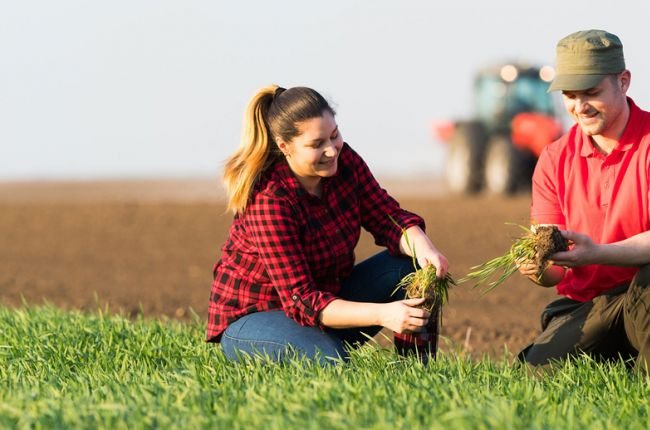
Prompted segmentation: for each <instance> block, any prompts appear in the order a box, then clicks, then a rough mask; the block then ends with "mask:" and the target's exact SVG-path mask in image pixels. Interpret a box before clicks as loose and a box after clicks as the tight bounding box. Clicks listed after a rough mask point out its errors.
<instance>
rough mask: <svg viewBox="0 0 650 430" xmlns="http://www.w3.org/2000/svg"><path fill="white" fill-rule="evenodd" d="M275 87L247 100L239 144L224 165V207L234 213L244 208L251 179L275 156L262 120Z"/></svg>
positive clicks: (264, 89) (265, 115)
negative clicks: (225, 205)
mask: <svg viewBox="0 0 650 430" xmlns="http://www.w3.org/2000/svg"><path fill="white" fill-rule="evenodd" d="M277 88H278V86H277V85H269V86H267V87H264V88H262V89H260V90H259V91H258V92H257V93H256V94H255V95H254V96H253V98H252V99H251V101H250V102H249V103H248V106H247V107H246V111H245V113H244V121H243V123H244V124H243V130H242V137H241V143H240V145H239V148H238V149H237V151H235V153H234V154H233V155H231V156H230V158H229V159H228V160H227V161H226V164H225V166H224V173H223V182H224V186H225V189H226V193H227V196H228V210H229V211H231V212H233V213H235V214H238V213H242V212H243V211H244V209H246V204H247V202H248V198H249V196H250V194H251V191H252V189H253V186H254V185H255V182H257V180H258V178H259V176H260V174H261V173H262V172H263V171H264V169H265V168H266V167H267V166H268V165H269V164H270V163H271V162H272V161H273V160H274V158H275V157H274V156H273V155H272V154H271V152H272V149H273V148H272V147H271V145H272V143H271V142H272V139H271V136H270V130H269V127H268V124H267V122H266V121H267V114H268V110H269V106H270V104H271V102H272V101H273V95H274V94H275V90H276V89H277Z"/></svg>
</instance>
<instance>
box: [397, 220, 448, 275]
mask: <svg viewBox="0 0 650 430" xmlns="http://www.w3.org/2000/svg"><path fill="white" fill-rule="evenodd" d="M405 236H408V239H409V243H410V245H411V246H412V247H413V248H415V255H416V257H417V260H418V264H419V265H420V267H426V266H428V265H430V264H431V265H433V267H435V268H436V276H437V277H438V278H444V277H445V276H446V275H447V271H448V268H449V262H448V261H447V257H445V256H444V255H442V253H441V252H440V251H438V249H437V248H436V247H435V246H433V243H431V240H429V238H428V237H427V235H426V234H425V233H424V231H422V229H421V228H420V227H417V226H414V227H410V228H408V229H407V230H406V232H405V234H404V236H402V240H401V242H400V249H401V250H402V252H403V253H404V254H406V255H409V256H412V252H413V250H412V249H409V247H408V246H407V244H406V237H405Z"/></svg>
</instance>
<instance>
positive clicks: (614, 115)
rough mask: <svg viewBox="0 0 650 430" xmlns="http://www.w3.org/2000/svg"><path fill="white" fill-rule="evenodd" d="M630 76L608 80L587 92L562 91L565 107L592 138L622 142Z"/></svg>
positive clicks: (625, 73)
mask: <svg viewBox="0 0 650 430" xmlns="http://www.w3.org/2000/svg"><path fill="white" fill-rule="evenodd" d="M629 84H630V72H628V71H627V70H626V71H624V72H622V73H620V74H618V75H610V76H606V77H605V78H604V79H603V80H602V81H601V82H600V83H599V84H598V85H596V86H595V87H593V88H589V89H587V90H584V91H562V96H563V99H564V106H565V107H566V110H567V112H568V113H569V115H571V116H572V117H573V119H575V121H576V122H577V123H578V125H579V126H580V128H581V129H582V131H583V132H584V133H585V134H587V135H588V136H604V137H608V138H614V139H618V138H619V137H620V134H621V133H622V132H623V130H624V129H625V122H626V120H627V118H626V116H625V108H626V104H627V99H626V93H627V89H628V88H629Z"/></svg>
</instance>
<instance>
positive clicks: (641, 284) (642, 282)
mask: <svg viewBox="0 0 650 430" xmlns="http://www.w3.org/2000/svg"><path fill="white" fill-rule="evenodd" d="M630 285H631V286H635V287H637V288H642V289H647V288H648V286H650V264H646V265H644V266H641V268H640V269H639V271H638V272H637V274H636V275H634V278H632V282H631V283H630Z"/></svg>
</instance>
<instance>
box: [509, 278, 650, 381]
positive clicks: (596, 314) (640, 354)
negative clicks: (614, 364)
mask: <svg viewBox="0 0 650 430" xmlns="http://www.w3.org/2000/svg"><path fill="white" fill-rule="evenodd" d="M580 353H586V354H589V355H591V356H593V357H595V358H597V359H617V358H619V357H622V358H624V359H626V358H634V357H636V367H637V369H638V370H641V371H646V372H647V370H648V365H649V364H650V265H646V266H643V267H641V270H640V271H639V272H638V273H637V274H636V276H635V277H634V278H633V279H632V282H631V283H630V284H629V286H628V285H623V286H620V287H617V288H614V289H612V290H610V291H607V292H606V293H604V294H602V295H600V296H597V297H595V298H593V299H592V300H590V301H588V302H577V301H575V300H571V299H567V298H562V299H559V300H556V301H554V302H552V303H550V304H549V305H548V306H547V307H546V308H545V309H544V311H543V312H542V333H541V334H540V335H539V336H538V337H537V339H535V341H534V342H533V343H532V344H531V345H529V346H528V347H527V348H526V349H524V350H523V351H522V352H521V353H520V354H519V358H520V359H521V360H523V361H525V362H527V363H530V364H532V365H536V366H537V365H545V364H549V363H550V362H551V361H553V360H559V359H565V358H569V357H571V356H575V355H577V354H580Z"/></svg>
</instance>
